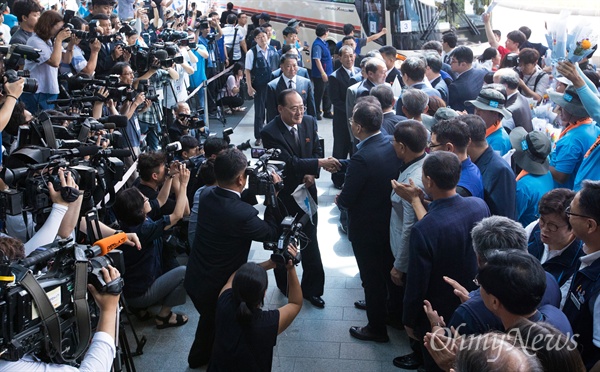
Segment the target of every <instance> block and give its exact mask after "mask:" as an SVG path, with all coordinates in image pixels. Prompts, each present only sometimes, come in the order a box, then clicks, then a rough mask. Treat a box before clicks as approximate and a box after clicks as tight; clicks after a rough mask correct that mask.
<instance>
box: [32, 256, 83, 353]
mask: <svg viewBox="0 0 600 372" xmlns="http://www.w3.org/2000/svg"><path fill="white" fill-rule="evenodd" d="M20 284H21V285H22V286H23V287H24V288H25V290H27V292H28V293H29V294H30V295H31V297H32V299H33V301H34V303H35V305H36V307H37V311H38V313H39V315H40V319H41V321H42V325H43V331H44V332H45V333H46V336H48V337H46V338H45V345H44V349H45V350H46V352H48V354H49V355H48V356H49V357H50V358H52V359H53V360H54V361H59V362H73V361H75V360H76V359H77V358H79V356H81V355H82V354H83V352H84V351H85V350H86V349H87V347H88V344H89V341H90V337H91V333H92V329H91V328H92V327H91V322H90V314H89V309H88V304H87V300H86V298H85V296H86V291H87V288H86V287H87V261H77V262H76V263H75V288H74V290H73V307H74V310H75V320H76V322H77V332H78V340H79V343H78V345H77V348H76V350H75V351H74V353H72V354H71V355H72V356H73V357H72V358H65V357H64V355H63V354H62V353H63V349H62V330H61V327H60V318H59V316H58V313H57V312H56V310H54V306H53V305H52V303H51V302H50V299H49V298H48V296H47V295H46V291H44V289H43V288H42V287H41V286H40V284H39V283H38V281H37V280H36V279H35V278H34V277H33V274H32V273H31V271H29V272H27V274H25V276H24V277H23V279H21V281H20ZM48 340H49V341H48ZM48 342H50V345H49V344H48ZM50 353H51V354H50Z"/></svg>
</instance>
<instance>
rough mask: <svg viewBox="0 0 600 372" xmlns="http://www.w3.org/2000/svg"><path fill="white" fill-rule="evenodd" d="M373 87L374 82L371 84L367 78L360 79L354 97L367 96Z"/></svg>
mask: <svg viewBox="0 0 600 372" xmlns="http://www.w3.org/2000/svg"><path fill="white" fill-rule="evenodd" d="M374 87H375V84H373V83H372V82H371V80H369V79H365V80H363V81H361V82H360V85H359V86H358V88H357V89H356V99H358V98H359V97H365V96H368V95H369V93H370V92H371V89H373V88H374Z"/></svg>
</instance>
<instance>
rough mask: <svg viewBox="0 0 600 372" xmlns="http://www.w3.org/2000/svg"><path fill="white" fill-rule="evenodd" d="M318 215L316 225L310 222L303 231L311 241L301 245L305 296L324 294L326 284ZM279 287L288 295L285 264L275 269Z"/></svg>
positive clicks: (314, 217)
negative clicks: (303, 245) (318, 234)
mask: <svg viewBox="0 0 600 372" xmlns="http://www.w3.org/2000/svg"><path fill="white" fill-rule="evenodd" d="M317 215H318V213H315V215H314V216H313V221H314V225H313V224H311V223H310V222H309V223H308V224H307V225H306V226H304V228H303V230H302V231H303V232H304V233H305V234H306V236H307V237H308V239H310V242H309V243H308V244H307V245H306V247H301V248H302V250H301V253H302V260H301V261H300V262H302V283H301V286H302V294H303V296H304V297H309V296H322V295H323V287H324V285H325V271H324V270H323V263H322V262H321V252H320V250H319V242H318V241H317V220H318V218H317ZM274 274H275V280H276V282H277V288H279V290H280V291H281V292H282V293H284V294H285V295H286V296H287V293H288V282H287V270H286V268H285V267H283V266H281V267H280V266H277V267H276V268H275V270H274Z"/></svg>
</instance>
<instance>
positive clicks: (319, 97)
mask: <svg viewBox="0 0 600 372" xmlns="http://www.w3.org/2000/svg"><path fill="white" fill-rule="evenodd" d="M312 81H313V85H314V86H315V106H316V110H317V112H316V114H317V115H319V112H320V111H321V101H322V102H323V112H331V99H329V92H328V89H327V82H325V81H323V79H321V78H312Z"/></svg>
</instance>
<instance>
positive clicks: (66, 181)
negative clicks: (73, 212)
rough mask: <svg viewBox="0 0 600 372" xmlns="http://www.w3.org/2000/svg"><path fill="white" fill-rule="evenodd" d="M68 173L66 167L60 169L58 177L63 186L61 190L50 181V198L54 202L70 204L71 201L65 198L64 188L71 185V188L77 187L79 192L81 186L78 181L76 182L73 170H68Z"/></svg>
mask: <svg viewBox="0 0 600 372" xmlns="http://www.w3.org/2000/svg"><path fill="white" fill-rule="evenodd" d="M66 173H67V175H66V176H65V169H64V168H60V169H59V170H58V178H59V179H60V186H61V189H60V190H55V189H54V184H53V183H52V182H48V192H49V193H50V200H52V203H56V204H60V205H64V206H68V205H69V202H68V201H66V200H65V199H64V198H63V195H66V194H64V193H63V192H62V189H63V188H66V187H71V188H73V189H75V190H76V191H77V192H79V186H77V183H75V180H74V179H73V176H72V175H71V172H66Z"/></svg>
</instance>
